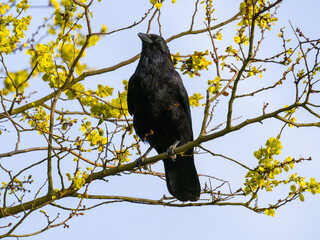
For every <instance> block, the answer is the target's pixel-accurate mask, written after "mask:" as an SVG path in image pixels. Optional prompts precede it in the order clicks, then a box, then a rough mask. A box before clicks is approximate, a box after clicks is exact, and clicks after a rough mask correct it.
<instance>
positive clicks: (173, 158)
mask: <svg viewBox="0 0 320 240" xmlns="http://www.w3.org/2000/svg"><path fill="white" fill-rule="evenodd" d="M179 143H180V141H179V140H176V141H175V142H174V144H172V145H171V146H170V147H169V148H168V149H167V154H168V155H169V157H170V158H171V159H172V160H173V161H174V160H175V159H176V157H177V155H175V154H174V150H175V149H176V147H177V146H178V144H179Z"/></svg>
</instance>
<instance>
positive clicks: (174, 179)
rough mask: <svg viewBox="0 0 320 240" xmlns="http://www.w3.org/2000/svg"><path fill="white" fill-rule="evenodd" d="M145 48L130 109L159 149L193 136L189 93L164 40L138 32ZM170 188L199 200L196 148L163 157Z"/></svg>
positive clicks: (137, 124) (130, 92) (133, 79)
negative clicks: (194, 158) (169, 156)
mask: <svg viewBox="0 0 320 240" xmlns="http://www.w3.org/2000/svg"><path fill="white" fill-rule="evenodd" d="M138 36H139V37H140V38H141V40H142V52H141V57H140V61H139V64H138V66H137V69H136V71H135V73H134V74H133V75H132V76H131V78H130V80H129V86H128V97H127V101H128V109H129V113H130V114H131V115H133V125H134V128H135V131H136V133H137V135H138V136H139V137H140V138H141V139H142V140H143V141H147V142H149V144H150V145H151V147H153V148H155V149H156V151H157V152H158V153H162V152H166V151H167V150H168V149H170V147H171V150H172V146H173V145H177V144H178V143H179V145H183V144H186V143H187V142H189V141H192V140H193V133H192V124H191V113H190V106H189V98H188V93H187V91H186V89H185V87H184V85H183V83H182V80H181V77H180V75H179V73H178V72H177V71H176V70H175V69H174V66H173V63H172V60H171V56H170V52H169V48H168V46H167V44H166V42H165V40H164V39H163V38H162V37H160V36H158V35H155V34H143V33H139V34H138ZM163 162H164V168H165V173H166V182H167V187H168V190H169V192H170V193H171V194H172V195H173V196H174V197H176V198H177V199H178V200H180V201H188V200H189V201H197V200H198V199H199V196H200V183H199V178H198V175H197V171H196V168H195V165H194V160H193V149H189V150H188V151H186V152H185V153H183V155H178V156H176V158H175V159H173V157H172V158H167V159H164V160H163Z"/></svg>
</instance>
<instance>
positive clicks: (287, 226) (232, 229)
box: [0, 0, 320, 240]
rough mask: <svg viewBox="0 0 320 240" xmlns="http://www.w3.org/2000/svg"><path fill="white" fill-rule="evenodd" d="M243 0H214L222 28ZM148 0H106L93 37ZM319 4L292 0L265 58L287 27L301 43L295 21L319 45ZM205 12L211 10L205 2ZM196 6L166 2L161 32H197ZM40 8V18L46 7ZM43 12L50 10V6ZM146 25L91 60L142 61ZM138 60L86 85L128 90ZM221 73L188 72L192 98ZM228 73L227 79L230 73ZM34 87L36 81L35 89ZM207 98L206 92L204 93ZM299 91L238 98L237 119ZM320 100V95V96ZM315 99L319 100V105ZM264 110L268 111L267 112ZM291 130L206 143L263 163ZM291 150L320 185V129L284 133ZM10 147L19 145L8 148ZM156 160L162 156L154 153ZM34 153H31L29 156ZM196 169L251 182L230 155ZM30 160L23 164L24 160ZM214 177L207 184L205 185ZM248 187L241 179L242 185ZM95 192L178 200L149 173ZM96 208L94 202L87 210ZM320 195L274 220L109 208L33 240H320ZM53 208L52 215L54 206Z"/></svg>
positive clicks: (242, 212) (103, 44) (210, 211)
mask: <svg viewBox="0 0 320 240" xmlns="http://www.w3.org/2000/svg"><path fill="white" fill-rule="evenodd" d="M239 3H240V1H235V0H224V1H223V0H216V1H213V4H214V8H215V9H216V12H215V15H214V16H215V17H216V18H217V19H218V20H217V23H219V22H221V21H224V20H226V19H228V18H230V17H232V16H233V15H235V14H236V13H237V11H238V8H239ZM32 4H34V5H41V4H43V2H42V1H39V0H38V1H32ZM150 6H151V5H150V3H149V1H148V0H135V1H128V0H125V1H104V0H102V1H101V3H99V4H98V3H96V4H94V5H93V6H92V8H91V11H92V12H93V14H94V17H93V19H92V25H93V29H94V31H98V30H100V27H101V24H105V25H106V26H107V27H108V28H109V30H110V31H111V30H113V29H117V28H120V27H124V26H128V25H130V24H132V23H133V22H134V21H138V20H140V18H141V17H142V16H143V15H144V13H145V12H146V11H147V9H148V8H150ZM319 7H320V2H319V1H318V0H307V1H303V3H302V1H299V0H290V1H289V0H287V1H284V3H283V4H282V5H281V7H280V8H279V10H278V15H277V17H278V18H279V21H278V22H277V23H276V25H275V26H274V27H273V31H271V32H268V33H267V34H266V41H265V45H264V46H263V47H262V48H261V55H262V56H268V55H269V54H270V55H271V53H274V52H279V51H281V46H282V44H281V39H280V38H278V37H277V34H278V33H279V29H280V28H281V27H284V26H285V27H286V31H287V34H288V35H287V36H288V37H289V36H291V38H292V41H294V38H293V33H292V31H291V29H290V25H289V20H290V21H291V22H292V24H293V26H294V27H299V28H300V29H301V30H302V31H303V33H304V34H305V35H307V36H308V37H310V38H311V39H318V38H319V37H320V30H319V28H318V26H317V24H318V23H319V22H320V15H319ZM199 8H203V6H202V5H200V6H199ZM193 10H194V1H192V0H177V2H176V3H175V4H171V1H167V3H165V4H164V6H163V8H162V14H161V18H162V33H163V36H164V38H168V37H170V36H172V35H174V34H176V33H179V32H181V31H185V30H187V29H189V27H190V20H191V16H192V13H193ZM32 11H34V12H35V13H36V12H37V13H39V9H37V8H34V9H33V10H32ZM40 11H41V14H43V15H44V16H45V15H46V14H48V12H47V11H46V10H45V9H44V10H41V9H40ZM33 18H34V19H33V22H32V24H33V25H32V27H35V26H37V24H38V23H39V21H40V20H41V19H42V18H43V16H41V15H37V16H36V15H34V17H33ZM202 19H203V10H200V9H199V13H198V16H197V21H196V24H195V27H194V28H195V29H200V28H204V27H205V25H204V23H203V20H202ZM146 24H147V22H145V23H144V24H142V25H139V26H138V27H135V28H132V29H129V30H128V31H123V32H119V33H116V34H113V35H110V36H107V37H105V38H103V39H102V40H101V41H100V42H99V43H98V44H97V46H96V47H92V48H90V49H89V50H88V51H87V54H86V57H85V62H86V63H88V65H89V66H91V67H95V68H96V69H99V68H103V67H108V66H112V65H114V64H115V63H118V62H121V61H123V60H126V59H128V58H130V57H132V56H135V55H136V54H137V53H139V52H140V50H141V41H140V39H139V38H138V37H137V33H138V32H145V31H146V28H147V25H146ZM151 32H154V33H158V28H157V26H156V24H154V25H153V26H152V31H151ZM235 32H236V27H235V26H234V25H232V24H231V25H230V26H227V27H225V28H223V30H222V31H221V33H222V35H223V40H222V41H221V42H218V43H217V44H218V47H219V49H220V50H221V51H223V50H222V49H224V48H225V47H226V46H229V45H231V44H233V37H234V35H235ZM168 45H169V48H170V50H171V52H172V53H176V52H180V53H181V54H188V53H192V52H193V51H194V50H197V51H204V50H206V49H211V45H210V40H209V38H208V37H207V35H206V33H205V34H201V35H196V36H187V37H183V38H181V39H178V40H175V41H172V42H170V43H169V44H168ZM8 61H9V63H10V64H11V65H9V66H10V69H11V70H18V69H20V68H23V66H24V64H25V61H26V59H23V58H21V59H19V61H17V60H16V59H15V57H14V56H13V57H10V58H8ZM136 65H137V61H136V62H134V63H132V64H130V65H128V66H126V67H124V68H121V69H119V70H117V71H114V72H111V73H106V74H102V75H99V76H95V77H91V78H88V79H87V80H86V81H85V84H86V86H88V87H90V86H92V88H94V86H96V85H97V84H98V83H104V84H110V85H113V86H115V87H116V88H118V89H121V87H122V86H121V82H122V80H124V79H129V78H130V76H131V75H132V73H133V72H134V70H135V68H136ZM280 70H281V69H280V68H277V67H275V68H274V69H272V70H271V71H270V70H269V72H268V73H266V74H264V76H263V79H262V80H259V81H263V82H262V83H261V82H258V80H257V78H256V80H257V81H255V82H251V83H250V84H244V85H242V86H241V87H240V89H239V91H240V92H243V93H245V92H250V90H252V89H255V88H256V87H257V86H259V84H263V83H266V82H267V81H268V79H274V78H276V79H279V78H281V76H282V72H281V71H280ZM215 74H216V73H215V69H214V68H211V70H209V71H208V72H205V73H203V74H202V75H201V77H200V78H193V79H190V78H189V77H188V76H187V75H183V76H182V78H183V81H184V84H185V86H186V88H187V90H188V92H189V95H191V94H193V93H194V92H201V91H202V92H203V89H204V87H205V86H206V85H207V80H209V79H214V78H215V76H216V75H215ZM226 76H228V75H226ZM34 81H35V82H34V83H33V84H34V85H33V86H36V88H37V92H38V93H37V96H36V97H37V98H38V97H39V98H40V97H41V96H42V95H46V94H47V92H46V90H45V89H46V88H45V84H43V83H41V81H39V80H34ZM31 86H32V85H31ZM203 95H204V94H203ZM292 97H293V95H292V86H291V85H290V84H289V83H288V84H283V86H281V87H280V88H279V90H276V91H274V92H272V91H271V92H268V93H265V94H261V95H259V96H257V97H255V98H254V100H253V99H247V100H246V101H242V100H241V101H238V102H237V103H236V105H235V106H236V109H235V111H234V116H235V117H240V116H241V119H239V120H236V121H235V123H240V122H242V121H244V120H245V119H247V118H250V117H253V116H256V115H257V114H258V113H260V112H261V108H262V106H263V103H264V102H269V108H268V110H269V111H271V110H272V109H276V108H277V107H282V106H284V105H286V104H288V103H292ZM318 97H319V96H318ZM227 100H228V98H225V97H223V98H221V101H220V103H219V105H218V106H217V109H216V110H215V115H214V125H218V124H220V123H222V122H223V121H224V120H225V116H226V105H225V103H226V102H227ZM315 102H318V103H319V102H320V100H319V99H316V100H315ZM259 111H260V112H259ZM202 112H203V110H202V109H192V117H193V128H194V135H195V136H197V135H198V133H199V130H200V123H201V117H202V115H203V114H202ZM299 117H300V119H303V120H306V121H307V122H308V121H311V120H312V119H308V118H305V116H304V113H303V112H302V113H297V116H296V118H297V120H298V121H299ZM281 126H282V124H281V123H279V122H277V121H275V120H267V121H264V122H263V124H256V125H252V126H248V127H246V128H244V129H242V130H241V131H238V132H235V133H232V134H228V135H227V136H225V137H223V138H219V139H217V140H214V141H212V142H210V143H206V144H204V146H206V147H208V148H210V149H212V150H213V151H214V152H216V153H221V154H225V155H227V156H229V157H232V158H235V159H237V160H239V161H241V162H243V163H244V164H248V165H249V166H255V164H256V162H255V158H254V157H253V152H254V151H255V150H257V149H259V147H260V146H263V145H264V144H265V142H266V140H267V139H269V138H270V137H275V136H276V135H277V134H278V133H279V130H280V128H281ZM4 137H6V141H8V142H10V141H12V142H14V141H15V139H14V137H12V136H8V135H1V136H0V139H1V141H3V139H4ZM281 141H282V144H283V145H284V148H283V150H282V154H281V155H280V156H279V157H278V158H279V160H283V159H285V158H286V157H287V156H289V155H290V156H292V157H295V158H299V157H300V156H303V157H310V156H312V158H313V161H311V162H305V163H302V164H300V165H297V166H296V167H295V169H294V172H298V173H299V174H300V175H301V176H305V177H307V180H308V179H310V177H316V178H317V179H318V180H319V179H320V176H319V175H320V174H319V169H320V150H319V142H320V131H319V129H315V128H313V129H308V128H299V129H298V128H292V129H291V128H288V127H287V128H286V129H285V131H284V133H283V135H282V137H281ZM35 142H36V139H30V141H29V142H28V143H25V145H24V146H28V144H29V146H32V145H33V144H34V143H35ZM8 146H11V145H10V144H6V145H5V146H4V145H2V146H0V152H7V151H9V150H12V149H11V148H10V147H8ZM9 148H10V149H9ZM151 154H155V152H154V151H153V152H152V153H151ZM28 156H29V157H32V156H34V155H26V158H27V157H28ZM195 161H196V167H197V170H198V173H203V174H210V175H213V176H215V177H217V178H222V179H225V180H229V181H230V183H231V184H232V188H233V189H234V190H235V189H237V188H239V187H241V186H242V182H243V181H244V175H245V173H246V172H245V171H244V170H243V169H241V168H240V167H238V166H235V165H234V164H231V163H230V162H227V161H225V160H223V159H219V158H212V157H210V156H209V155H196V157H195ZM22 164H23V163H22ZM154 169H156V170H159V171H163V166H162V162H158V163H157V164H155V166H154ZM205 180H206V179H201V183H202V186H203V184H204V181H205ZM241 181H242V182H241ZM91 187H92V188H93V189H92V193H94V192H95V190H97V191H96V193H101V192H102V193H104V194H119V195H128V196H136V197H150V198H151V199H159V198H161V197H162V195H163V194H166V195H169V194H168V192H167V189H166V185H165V182H164V181H159V180H154V179H151V178H147V177H145V176H123V177H117V176H116V177H113V178H111V179H110V182H109V183H108V184H106V183H105V182H100V183H97V184H95V185H94V186H91ZM288 188H289V186H288V187H287V188H284V189H280V191H278V192H272V193H270V194H267V195H265V197H264V198H262V199H261V198H260V199H259V202H258V205H259V206H260V205H261V206H262V205H263V204H264V203H266V202H275V201H276V200H277V196H278V195H279V194H281V191H284V192H288V191H289V190H288ZM88 205H89V204H88ZM319 206H320V199H319V196H312V195H311V194H308V193H306V194H305V202H303V203H302V202H300V201H299V200H297V201H295V202H292V203H289V204H287V205H286V206H284V207H281V208H280V209H278V210H277V211H276V215H275V217H268V216H266V215H264V214H257V213H255V212H252V211H250V210H248V209H246V208H244V207H236V206H235V207H231V206H224V207H220V206H207V207H193V208H171V207H163V206H146V205H138V204H130V203H120V204H109V205H104V206H101V207H99V208H96V209H93V210H91V211H88V212H85V215H84V216H79V217H75V218H73V219H72V220H71V221H69V222H68V225H69V226H70V228H62V227H60V228H55V229H51V230H49V231H46V232H45V233H43V234H41V235H37V236H34V237H30V238H29V239H32V240H38V239H46V240H51V239H52V240H53V239H59V238H60V239H141V240H144V239H155V240H158V239H159V240H160V239H226V240H229V239H247V240H255V239H260V240H267V239H282V240H285V239H290V240H298V239H310V240H312V239H320V236H319V234H318V233H317V229H318V225H319V215H320V208H319ZM48 212H50V210H48ZM38 221H39V218H38V217H37V216H36V215H35V216H34V217H31V218H30V219H29V220H28V221H27V222H26V223H25V224H24V225H23V226H22V228H20V229H19V231H18V232H17V233H28V232H32V230H36V229H37V226H39V224H41V223H39V222H38Z"/></svg>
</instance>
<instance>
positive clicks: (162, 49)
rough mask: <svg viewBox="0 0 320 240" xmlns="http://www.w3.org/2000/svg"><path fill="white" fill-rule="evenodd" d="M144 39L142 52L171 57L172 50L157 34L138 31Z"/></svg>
mask: <svg viewBox="0 0 320 240" xmlns="http://www.w3.org/2000/svg"><path fill="white" fill-rule="evenodd" d="M138 36H139V38H140V39H141V40H142V54H144V55H147V56H148V57H150V56H155V55H164V56H166V57H170V51H169V48H168V46H167V43H166V41H165V40H164V39H163V38H162V37H160V36H159V35H156V34H144V33H138Z"/></svg>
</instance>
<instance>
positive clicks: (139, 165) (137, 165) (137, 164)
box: [134, 157, 143, 170]
mask: <svg viewBox="0 0 320 240" xmlns="http://www.w3.org/2000/svg"><path fill="white" fill-rule="evenodd" d="M142 162H143V159H142V157H139V158H138V159H137V160H135V161H134V163H135V164H136V167H137V168H139V170H141V166H142Z"/></svg>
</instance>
